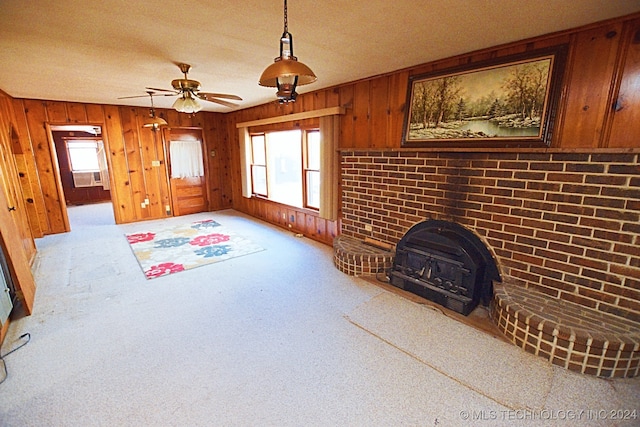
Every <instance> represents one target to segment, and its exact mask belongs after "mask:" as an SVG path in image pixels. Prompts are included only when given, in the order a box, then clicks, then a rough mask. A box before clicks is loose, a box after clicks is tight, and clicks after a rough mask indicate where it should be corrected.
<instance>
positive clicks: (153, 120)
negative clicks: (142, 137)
mask: <svg viewBox="0 0 640 427" xmlns="http://www.w3.org/2000/svg"><path fill="white" fill-rule="evenodd" d="M163 126H169V124H168V123H167V121H166V120H165V119H163V118H162V117H157V116H156V115H155V114H154V115H153V116H151V117H150V118H149V119H147V120H145V122H144V124H143V125H142V127H143V128H151V130H152V131H154V132H155V131H159V130H160V128H161V127H163Z"/></svg>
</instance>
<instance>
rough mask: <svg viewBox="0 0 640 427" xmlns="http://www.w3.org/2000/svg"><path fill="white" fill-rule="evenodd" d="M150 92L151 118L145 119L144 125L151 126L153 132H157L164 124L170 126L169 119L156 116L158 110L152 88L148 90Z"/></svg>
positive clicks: (144, 126) (145, 126)
mask: <svg viewBox="0 0 640 427" xmlns="http://www.w3.org/2000/svg"><path fill="white" fill-rule="evenodd" d="M147 93H148V94H149V98H151V109H149V118H148V119H146V120H145V121H144V124H143V125H142V127H143V128H150V129H151V130H152V131H153V132H157V131H159V130H160V128H161V127H163V126H169V124H168V123H167V121H166V120H165V119H163V118H162V117H158V116H156V110H155V108H154V107H153V94H154V93H155V92H153V91H152V90H150V91H147Z"/></svg>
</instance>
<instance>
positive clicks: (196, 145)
mask: <svg viewBox="0 0 640 427" xmlns="http://www.w3.org/2000/svg"><path fill="white" fill-rule="evenodd" d="M164 132H165V139H166V141H167V159H168V162H167V163H168V166H169V168H168V169H169V170H168V173H169V183H170V187H171V204H172V207H173V215H174V216H181V215H189V214H194V213H198V212H206V211H208V210H209V198H208V197H207V195H208V185H207V179H206V177H207V176H208V174H207V162H205V161H204V159H205V157H204V139H203V134H202V129H199V128H172V129H165V130H164Z"/></svg>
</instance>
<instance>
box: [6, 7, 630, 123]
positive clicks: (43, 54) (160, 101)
mask: <svg viewBox="0 0 640 427" xmlns="http://www.w3.org/2000/svg"><path fill="white" fill-rule="evenodd" d="M288 9H289V12H288V15H289V31H290V32H291V33H292V34H293V36H294V53H295V55H296V56H297V57H298V59H299V60H300V61H302V62H304V63H305V64H307V65H308V66H309V67H311V69H312V70H313V71H314V72H315V73H316V75H317V76H318V80H317V82H316V83H313V84H310V85H307V86H302V87H300V88H299V93H304V92H308V91H313V90H317V89H321V88H324V87H329V86H334V85H337V84H340V83H344V82H349V81H354V80H358V79H361V78H366V77H371V76H374V75H378V74H382V73H386V72H390V71H394V70H398V69H402V68H406V67H410V66H414V65H418V64H422V63H425V62H429V61H433V60H436V59H441V58H446V57H449V56H453V55H457V54H461V53H465V52H470V51H473V50H477V49H482V48H486V47H491V46H496V45H500V44H503V43H507V42H511V41H517V40H521V39H524V38H529V37H533V36H537V35H541V34H547V33H551V32H555V31H560V30H563V29H568V28H574V27H577V26H581V25H584V24H588V23H592V22H597V21H601V20H604V19H608V18H613V17H617V16H623V15H627V14H630V13H633V12H637V11H640V1H639V0H572V1H566V0H528V1H520V0H428V1H427V0H394V1H391V0H366V1H365V0H324V1H322V0H320V1H318V0H290V1H289V2H288ZM282 30H283V2H282V1H281V0H238V1H229V0H209V1H203V0H183V1H172V2H168V1H164V0H154V1H146V0H139V1H138V0H136V1H124V0H100V1H89V2H88V1H86V0H60V1H50V0H0V89H2V90H4V91H5V92H7V93H8V94H9V95H11V96H13V97H16V98H35V99H48V100H64V101H77V102H89V103H99V104H119V105H138V106H148V104H149V100H148V98H144V97H143V98H139V99H129V100H119V99H118V98H119V97H123V96H132V95H138V94H139V95H144V94H145V87H147V86H150V87H159V88H167V89H170V87H171V86H170V82H171V80H172V79H176V78H180V77H182V74H181V73H180V70H179V69H178V67H177V66H176V65H175V63H177V62H186V63H189V64H191V65H192V66H193V68H192V70H191V73H190V74H189V77H190V78H192V79H195V80H198V81H200V82H201V83H202V91H205V92H218V93H230V94H235V95H239V96H241V97H242V98H243V99H244V101H242V102H241V103H240V107H239V108H246V107H249V106H253V105H258V104H263V103H267V102H270V101H273V100H275V90H274V89H271V88H263V87H260V86H258V84H257V82H258V78H259V77H260V74H261V73H262V71H263V70H264V68H266V67H267V66H268V65H269V64H271V63H272V62H273V58H274V57H276V56H277V55H278V42H279V37H280V35H281V33H282ZM174 99H175V98H174V97H159V98H156V106H158V107H163V108H170V107H171V104H172V103H173V101H174ZM203 104H205V110H207V111H221V112H226V111H230V109H228V108H226V107H221V106H218V105H216V104H212V103H208V102H203Z"/></svg>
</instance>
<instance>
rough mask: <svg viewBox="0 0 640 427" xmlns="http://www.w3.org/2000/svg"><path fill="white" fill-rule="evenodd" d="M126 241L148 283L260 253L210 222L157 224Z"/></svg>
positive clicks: (243, 238) (256, 247)
mask: <svg viewBox="0 0 640 427" xmlns="http://www.w3.org/2000/svg"><path fill="white" fill-rule="evenodd" d="M126 237H127V241H128V242H129V244H130V245H131V250H132V251H133V254H134V255H135V257H136V259H137V260H138V263H139V264H140V267H141V268H142V271H143V272H144V275H145V276H146V278H147V279H155V278H156V277H161V276H165V275H167V274H173V273H179V272H181V271H185V270H189V269H191V268H196V267H201V266H203V265H207V264H212V263H214V262H220V261H225V260H228V259H231V258H235V257H238V256H244V255H249V254H252V253H254V252H259V251H261V250H263V248H261V247H260V246H258V245H256V244H255V243H253V242H252V241H251V240H249V239H247V238H246V237H245V236H242V235H239V234H238V233H236V232H235V231H234V230H231V229H230V228H228V227H223V226H221V225H220V223H218V222H216V221H215V220H213V219H205V220H201V221H194V222H189V221H186V220H185V222H184V223H182V224H178V225H176V226H173V227H169V228H167V227H166V226H162V225H160V226H159V225H157V224H156V225H155V226H147V227H146V228H144V229H142V231H136V232H135V233H127V234H126Z"/></svg>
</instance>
